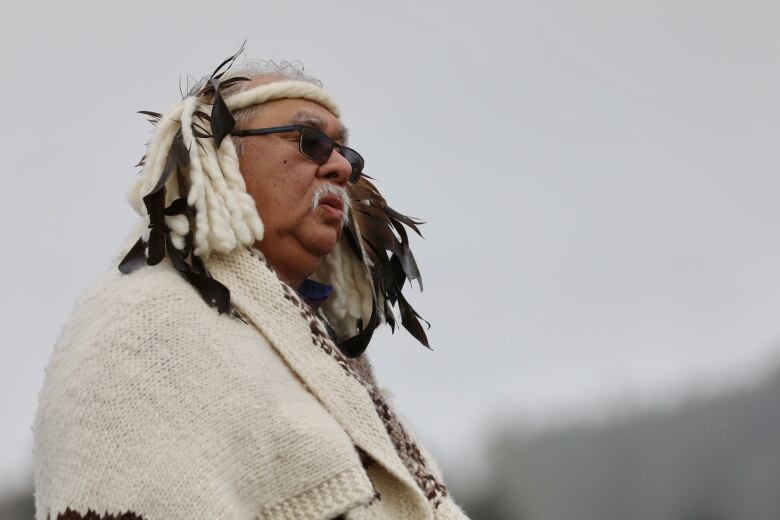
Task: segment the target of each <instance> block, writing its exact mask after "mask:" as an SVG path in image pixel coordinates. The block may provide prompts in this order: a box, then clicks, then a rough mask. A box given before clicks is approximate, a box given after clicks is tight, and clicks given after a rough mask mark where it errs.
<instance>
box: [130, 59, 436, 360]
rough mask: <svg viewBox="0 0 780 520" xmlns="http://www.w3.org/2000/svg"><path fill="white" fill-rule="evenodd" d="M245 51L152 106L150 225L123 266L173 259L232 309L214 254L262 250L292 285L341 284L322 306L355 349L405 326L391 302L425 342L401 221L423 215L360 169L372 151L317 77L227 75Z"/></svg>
mask: <svg viewBox="0 0 780 520" xmlns="http://www.w3.org/2000/svg"><path fill="white" fill-rule="evenodd" d="M236 56H237V55H235V56H233V57H231V58H229V59H228V60H226V61H225V62H223V63H222V64H221V65H220V66H219V67H218V68H217V70H215V71H214V73H212V75H211V76H209V77H208V78H206V79H205V80H203V81H201V82H199V83H198V84H196V85H195V87H193V90H192V91H191V92H190V93H189V95H188V96H186V97H185V98H184V99H183V100H181V101H180V102H178V103H176V104H175V105H173V106H172V107H171V108H170V109H169V110H168V111H167V112H165V113H164V114H157V113H153V112H144V113H146V114H147V115H149V116H150V117H151V118H152V121H153V122H154V123H155V130H154V132H153V134H152V137H151V139H150V141H149V144H148V147H147V153H146V156H145V158H144V160H142V162H141V164H142V165H143V172H142V175H141V177H140V178H139V180H138V182H137V183H136V185H135V187H134V189H133V190H132V192H131V193H130V201H131V203H132V204H133V205H134V207H135V208H136V210H137V211H138V212H139V213H140V214H141V215H142V216H144V217H145V218H147V219H148V222H149V226H148V230H147V231H146V232H145V233H144V234H142V236H141V239H140V240H139V241H138V242H136V245H135V246H134V247H133V248H132V249H131V250H130V252H129V253H128V254H127V255H126V256H125V258H124V259H123V260H122V261H121V262H120V264H119V269H120V270H121V271H122V272H124V273H130V272H132V271H133V270H135V269H137V268H139V267H140V266H142V265H144V264H150V265H153V264H156V263H158V262H160V261H161V260H162V259H163V258H164V257H166V256H167V257H169V258H170V260H171V262H172V264H173V267H174V268H176V269H177V270H178V271H180V272H181V273H182V274H183V275H184V276H185V278H187V279H188V280H189V281H190V283H192V284H193V286H195V288H196V289H197V290H198V291H199V292H200V293H201V295H202V296H203V297H204V299H205V300H206V301H207V302H208V303H209V304H210V305H212V306H215V307H217V308H218V309H219V311H220V312H225V311H226V310H228V309H229V308H230V296H229V292H228V291H227V290H226V288H225V287H224V286H222V285H221V284H220V283H219V281H215V280H213V278H211V277H210V275H209V273H208V270H207V269H206V265H207V264H208V261H209V256H210V255H211V254H213V253H219V254H223V255H230V254H233V253H234V252H235V251H238V250H241V249H244V248H247V247H255V248H257V249H259V250H260V251H261V252H262V253H263V255H264V257H265V258H266V260H267V262H268V264H269V265H270V266H271V267H273V268H274V269H275V270H276V272H277V273H278V274H279V276H280V278H282V280H284V281H285V282H287V283H288V284H290V285H291V286H293V287H296V288H297V286H298V285H300V283H301V282H303V280H304V279H305V278H306V277H308V276H310V275H311V276H312V278H314V279H315V280H318V281H320V282H323V283H326V284H329V285H331V286H333V287H334V291H333V296H332V297H331V298H329V299H328V300H327V301H326V302H325V303H324V304H323V306H322V310H323V312H324V313H325V315H326V316H327V317H328V320H329V322H330V323H331V325H333V327H334V329H335V331H336V333H337V335H338V337H339V338H341V339H343V341H341V342H340V346H341V347H342V349H343V350H344V351H345V352H347V353H348V354H349V355H359V354H360V352H362V351H363V350H364V349H365V347H366V345H367V344H368V341H369V340H370V338H371V334H372V332H373V330H374V329H375V328H376V327H377V326H378V325H379V324H380V323H381V322H382V321H384V320H386V321H387V322H388V323H389V324H390V325H391V326H394V325H395V318H394V317H393V314H392V310H391V308H390V307H391V305H393V304H396V305H398V307H399V309H400V312H401V318H402V320H401V324H402V325H403V326H404V327H405V328H407V329H408V330H409V331H410V332H411V333H412V334H413V335H414V336H415V337H416V338H417V339H418V340H420V342H422V343H423V344H425V345H427V339H426V336H425V333H424V331H423V329H422V327H421V326H420V323H419V321H418V319H417V318H418V315H417V314H416V313H415V312H414V310H413V309H412V308H411V306H410V305H409V303H408V302H407V301H406V299H405V298H404V296H403V294H402V292H401V291H402V289H403V287H404V283H405V282H406V281H407V280H408V281H412V280H414V279H417V280H418V281H419V278H420V274H419V271H418V270H417V265H416V262H415V260H414V256H413V255H412V253H411V250H410V249H409V241H408V236H407V232H406V230H405V229H404V226H407V227H409V228H411V229H413V230H414V231H416V232H418V233H419V231H418V229H417V225H418V224H420V222H419V221H417V220H415V219H412V218H409V217H407V216H405V215H402V214H401V213H398V212H397V211H394V210H393V209H392V208H390V207H389V206H388V205H387V203H386V202H385V200H384V198H383V197H382V195H381V194H380V193H379V191H378V190H377V189H376V187H375V186H374V185H373V184H372V183H371V182H369V181H368V180H366V178H365V177H362V178H361V177H360V174H361V172H362V167H363V160H362V158H361V157H360V155H359V154H357V152H355V151H354V150H351V149H350V148H348V147H346V146H345V145H346V140H347V131H346V128H345V127H344V126H343V124H342V123H341V121H340V111H339V108H338V106H337V105H336V104H335V102H334V101H333V100H332V99H331V98H330V96H328V94H327V93H326V92H325V91H324V90H323V89H322V88H321V84H320V83H319V81H317V80H315V79H313V78H309V77H306V76H304V75H303V74H302V73H301V72H300V70H299V69H298V68H296V67H292V66H290V65H289V64H286V63H283V64H282V66H281V67H280V66H277V65H276V64H274V63H273V62H263V63H262V64H261V66H260V67H255V66H252V67H249V68H248V69H247V68H240V69H237V70H232V71H230V72H229V73H228V70H229V69H230V66H231V65H232V62H233V61H234V60H235V58H236ZM268 64H271V65H272V67H270V68H269V67H268ZM353 181H354V184H353V183H352V182H353ZM350 206H351V207H350ZM347 224H348V225H347ZM345 226H346V227H345ZM388 253H389V254H388ZM204 261H206V262H205V263H204ZM420 287H421V288H422V284H421V285H420Z"/></svg>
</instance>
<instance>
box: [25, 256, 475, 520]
mask: <svg viewBox="0 0 780 520" xmlns="http://www.w3.org/2000/svg"><path fill="white" fill-rule="evenodd" d="M208 268H209V271H210V273H211V274H212V276H214V278H216V279H217V280H219V281H220V282H222V283H223V284H225V285H226V286H227V287H228V288H229V289H230V295H231V304H232V306H233V312H229V313H224V314H222V315H220V314H218V313H217V312H216V310H215V309H214V308H213V307H210V306H209V305H207V304H206V303H205V302H204V301H203V300H202V298H201V296H200V295H199V294H198V293H197V292H196V290H195V289H193V287H192V286H191V285H190V284H189V283H188V282H187V281H186V280H185V279H184V278H182V277H181V276H180V275H179V274H178V273H177V272H176V271H175V270H174V269H173V267H172V266H171V265H170V264H168V263H166V262H163V263H162V264H159V265H157V266H154V267H148V266H147V267H144V268H141V269H139V270H138V271H136V272H133V273H132V274H129V275H124V274H121V273H119V272H118V271H116V270H114V271H113V272H110V273H109V274H107V275H106V276H105V277H104V278H103V279H102V280H101V281H100V282H99V283H98V284H97V285H96V286H95V287H93V288H92V289H91V290H90V291H89V292H88V293H87V294H86V295H85V296H84V297H83V298H82V299H81V300H80V302H79V303H78V304H77V305H76V307H75V309H74V311H73V314H72V316H71V317H70V319H69V320H68V322H67V324H66V325H65V327H64V330H63V332H62V334H61V336H60V338H59V340H58V342H57V345H56V347H55V349H54V352H53V354H52V358H51V361H50V363H49V366H48V368H47V370H46V379H45V383H44V386H43V389H42V391H41V394H40V402H39V407H38V413H37V416H36V421H35V426H34V472H35V486H36V491H35V504H36V518H37V519H38V520H44V519H51V520H56V519H60V518H62V519H68V520H76V519H81V518H90V519H95V520H97V519H102V520H108V519H126V520H137V519H143V520H176V519H186V520H192V519H208V520H217V519H225V520H228V519H229V520H242V519H247V520H248V519H258V520H259V519H277V518H278V519H289V520H309V519H311V520H330V519H333V518H338V517H341V516H343V517H344V518H346V519H348V520H362V519H394V520H399V519H432V520H445V519H465V518H466V517H465V516H464V515H463V513H462V512H461V510H460V509H459V508H458V507H457V506H456V505H455V503H454V502H453V501H452V499H451V497H450V496H449V494H448V493H447V489H446V487H445V486H444V484H443V483H442V478H441V475H440V474H439V472H438V470H437V469H435V467H434V466H433V465H432V461H431V459H430V457H429V456H428V455H427V454H425V453H424V452H423V451H421V448H420V447H419V445H418V443H417V442H416V441H415V440H413V439H412V438H411V436H410V434H409V433H408V430H407V428H406V427H404V426H403V423H402V422H401V421H400V420H399V418H398V417H397V416H396V414H395V413H394V412H393V410H392V408H391V407H390V406H389V405H388V403H387V402H386V400H385V398H384V397H383V395H382V394H381V393H380V392H379V391H378V390H377V388H376V386H375V385H374V384H373V381H372V380H370V377H367V375H366V373H365V371H362V370H358V369H356V365H355V364H354V363H352V362H351V360H348V359H346V358H345V357H344V356H343V355H342V354H341V352H340V351H339V350H338V347H337V346H335V345H334V344H333V342H332V341H331V339H330V337H329V336H328V334H327V333H326V332H325V330H326V328H325V325H324V323H323V322H322V321H321V320H320V318H319V317H318V316H316V315H315V314H314V313H313V312H312V311H311V310H310V309H309V308H308V306H307V305H306V304H305V303H303V302H302V301H301V299H300V298H299V296H298V295H297V294H296V292H295V291H294V290H292V289H291V288H290V287H289V286H288V285H286V284H284V283H283V282H282V281H281V280H280V279H279V278H278V277H277V275H276V274H275V273H274V271H273V270H271V269H270V268H269V267H268V265H267V264H266V263H265V261H264V260H263V259H262V258H261V257H259V256H257V255H256V254H254V253H253V252H250V251H249V250H241V251H237V252H234V253H232V254H230V255H227V256H222V255H216V256H213V257H212V258H211V259H210V261H209V262H208Z"/></svg>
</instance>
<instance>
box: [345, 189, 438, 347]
mask: <svg viewBox="0 0 780 520" xmlns="http://www.w3.org/2000/svg"><path fill="white" fill-rule="evenodd" d="M347 189H348V190H349V192H350V198H351V199H352V207H351V216H352V218H351V219H350V220H349V222H348V223H347V226H346V227H345V228H344V236H345V239H346V241H347V243H348V244H349V246H350V249H351V250H352V252H353V253H354V254H355V255H356V256H357V257H358V258H360V259H362V261H363V263H364V264H366V265H367V266H369V273H370V279H371V280H370V282H371V288H372V291H373V296H374V302H373V307H372V319H370V320H368V323H366V324H365V326H364V327H362V328H361V329H360V331H359V332H358V334H357V335H355V336H353V337H352V338H349V339H347V340H344V341H342V342H341V343H340V346H341V348H342V350H344V351H345V352H346V353H347V355H351V354H350V352H357V351H360V352H362V350H361V348H362V349H365V346H366V345H367V344H368V341H369V340H370V339H371V334H372V333H373V329H374V328H376V327H377V326H378V325H379V313H378V311H377V309H383V310H384V312H383V314H384V317H385V321H386V322H387V324H388V325H390V327H391V329H392V330H393V331H395V327H396V325H397V324H398V322H397V321H396V317H395V315H394V314H393V311H392V306H393V305H398V309H399V311H400V325H402V326H403V327H404V328H405V329H406V330H407V331H409V333H410V334H411V335H412V336H413V337H414V338H415V339H417V340H418V341H419V342H420V343H422V344H423V345H425V346H426V347H428V348H430V346H429V344H428V337H427V335H426V334H425V330H424V328H423V326H422V324H421V323H420V320H421V319H422V317H421V316H420V315H419V314H418V313H417V312H416V311H415V310H414V308H412V306H411V304H409V302H408V301H407V299H406V298H405V297H404V295H403V293H402V290H403V287H404V285H405V283H406V281H407V280H409V281H410V282H411V281H413V280H417V282H418V284H419V287H420V290H422V288H423V285H422V276H421V274H420V270H419V268H418V267H417V261H416V260H415V258H414V255H413V254H412V251H411V248H410V245H409V234H408V233H407V231H406V228H405V227H404V226H406V227H408V228H411V229H412V230H413V231H414V232H415V233H417V234H418V235H420V236H422V234H421V233H420V230H419V228H418V226H420V225H422V224H423V222H422V221H421V220H418V219H415V218H413V217H409V216H406V215H403V214H402V213H399V212H398V211H396V210H394V209H392V208H390V207H389V206H388V205H387V201H386V200H385V199H384V197H382V195H381V194H380V193H379V190H378V189H377V188H376V186H374V184H373V183H371V182H370V181H369V180H368V178H367V176H366V175H363V176H362V177H361V178H360V180H358V182H356V183H354V184H350V185H348V188H347ZM388 253H389V255H388ZM423 321H425V320H423ZM425 323H428V322H425ZM428 326H429V327H430V324H428Z"/></svg>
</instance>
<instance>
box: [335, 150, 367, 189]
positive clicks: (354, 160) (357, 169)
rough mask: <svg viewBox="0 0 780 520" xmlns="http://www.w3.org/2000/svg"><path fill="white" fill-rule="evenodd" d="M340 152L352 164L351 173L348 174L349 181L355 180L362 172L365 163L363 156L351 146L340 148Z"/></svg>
mask: <svg viewBox="0 0 780 520" xmlns="http://www.w3.org/2000/svg"><path fill="white" fill-rule="evenodd" d="M341 153H342V155H344V158H345V159H346V160H347V161H349V164H351V165H352V174H351V175H350V176H349V182H357V181H358V179H360V176H361V175H362V174H363V166H364V165H365V162H364V161H363V157H361V156H360V154H359V153H357V152H356V151H355V150H353V149H352V148H347V147H346V146H344V147H342V148H341Z"/></svg>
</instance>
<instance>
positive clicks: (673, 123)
mask: <svg viewBox="0 0 780 520" xmlns="http://www.w3.org/2000/svg"><path fill="white" fill-rule="evenodd" d="M778 26H780V3H777V2H774V1H765V2H761V1H755V0H747V1H741V2H724V1H712V0H709V1H691V0H676V1H650V0H642V1H626V0H620V1H617V0H615V1H607V0H594V1H589V2H563V1H560V0H544V1H535V2H527V1H516V2H496V1H492V0H486V1H481V2H474V3H466V2H453V1H446V2H445V1H440V2H427V3H424V4H422V3H420V4H418V3H415V2H409V1H395V2H382V3H369V2H357V1H355V2H281V1H279V2H265V1H254V2H246V3H230V2H208V3H206V2H188V3H179V4H175V5H168V4H167V3H163V2H132V3H130V2H126V3H122V4H114V3H113V2H94V3H91V4H85V3H79V2H75V3H66V2H59V3H54V2H52V3H51V4H49V5H43V4H39V3H35V2H27V3H24V4H23V3H21V2H15V3H14V4H13V5H12V6H6V8H4V13H3V17H2V20H1V21H0V59H2V82H0V95H1V96H2V100H3V102H2V113H3V123H4V124H2V125H0V136H1V138H0V147H2V149H1V151H2V158H3V170H2V180H3V189H2V190H0V211H2V222H3V223H4V226H3V233H2V237H3V254H2V260H1V261H2V264H1V265H0V267H2V273H3V281H2V287H3V290H4V295H3V298H2V304H0V305H1V307H0V320H2V321H0V331H2V349H3V351H2V352H3V355H2V361H1V362H0V385H1V386H0V417H2V426H0V486H11V485H16V484H17V483H20V482H24V481H25V480H26V479H27V478H28V472H29V465H30V461H31V456H30V449H31V445H32V442H31V432H30V425H31V423H32V421H33V416H34V412H35V407H36V401H37V393H38V390H39V388H40V386H41V384H42V381H43V369H44V367H45V365H46V362H47V360H48V357H49V355H50V353H51V349H52V346H53V343H54V341H55V339H56V336H57V334H58V331H59V328H60V327H61V324H62V323H63V321H64V320H65V319H66V317H67V315H68V313H69V311H70V309H71V307H72V305H73V303H74V301H75V299H76V298H77V296H78V295H79V294H80V293H81V292H82V291H83V290H84V289H85V288H86V287H87V286H88V285H89V284H90V283H91V281H93V280H94V279H96V278H97V277H98V276H99V274H100V273H102V272H103V271H105V270H106V269H111V268H113V264H112V263H111V259H112V257H114V256H115V255H116V254H117V252H118V247H119V245H120V243H121V242H122V241H123V239H124V237H125V235H126V231H127V230H128V228H129V226H130V223H131V222H132V220H133V218H134V216H133V213H132V211H131V210H130V208H129V206H128V205H127V204H126V202H125V199H124V193H125V190H126V188H127V187H128V186H129V185H130V183H131V181H132V179H133V177H134V175H135V173H136V169H135V168H133V165H134V164H135V163H136V162H137V161H138V159H139V158H140V156H141V155H142V154H143V145H144V143H145V142H146V139H147V137H148V135H149V131H150V127H149V125H148V123H146V121H145V120H144V119H143V118H142V117H141V116H139V115H136V114H134V112H135V111H137V110H141V109H147V110H157V111H161V110H164V109H166V108H167V107H168V106H170V105H171V104H172V103H173V102H175V101H176V100H177V99H178V98H179V81H180V78H182V81H183V82H186V78H187V75H188V74H192V75H194V76H195V77H200V76H202V75H204V74H208V73H210V72H211V70H212V69H213V68H214V67H215V66H216V64H217V63H219V62H220V61H221V60H222V59H223V58H224V57H226V56H229V55H230V54H231V53H233V52H234V51H235V50H236V49H237V48H238V47H239V46H240V44H241V42H242V41H243V40H244V39H245V38H246V39H247V56H250V57H269V58H274V59H288V60H301V61H302V62H303V63H304V64H305V67H306V71H307V72H308V73H310V74H313V75H315V76H317V77H319V78H320V79H321V80H322V81H323V82H324V84H325V86H326V88H327V89H328V90H329V91H330V92H331V93H332V94H333V96H334V97H335V98H336V99H337V100H338V101H339V103H340V104H341V106H342V110H343V114H344V117H343V119H344V121H345V122H346V124H347V125H348V126H349V127H350V129H351V133H352V145H353V146H354V147H355V148H356V149H358V150H359V151H360V152H361V153H362V154H363V155H364V156H365V157H366V159H367V168H366V169H367V172H368V173H369V174H370V175H372V176H374V177H376V178H378V179H379V180H380V181H381V184H380V187H381V189H382V190H383V192H384V194H385V195H386V197H387V198H388V200H389V201H390V203H391V204H392V205H393V206H394V207H395V208H396V209H398V210H400V211H402V212H405V213H408V214H411V215H414V216H418V217H421V218H423V219H424V220H426V221H427V222H428V224H426V225H425V226H424V228H423V231H424V234H425V236H426V239H425V240H424V241H423V240H417V241H416V242H415V243H414V244H413V248H414V250H415V252H416V254H417V257H418V261H419V264H420V266H421V269H422V272H423V277H424V282H425V291H424V292H423V293H422V295H418V297H415V298H414V301H415V303H416V306H417V307H418V310H419V311H420V312H421V314H422V315H423V316H424V317H425V318H427V319H428V320H429V321H430V322H431V323H432V328H431V330H430V338H431V342H432V345H433V347H434V348H435V351H434V352H429V351H426V350H425V349H423V348H421V347H420V346H419V345H417V344H416V343H415V341H414V340H413V339H412V338H411V337H410V336H409V335H408V334H406V333H405V332H401V333H396V334H395V335H394V336H391V335H390V334H389V333H388V334H381V335H380V336H379V338H378V339H377V340H376V341H375V342H374V343H373V344H372V346H371V348H370V350H369V353H370V354H371V355H372V358H373V362H374V365H375V366H376V369H377V371H378V374H379V377H380V378H381V381H382V383H384V384H385V385H386V386H388V387H389V388H390V389H391V390H392V391H393V392H394V394H395V398H396V402H397V405H398V407H399V409H400V410H401V411H402V412H403V413H404V414H405V415H406V416H407V417H408V418H409V419H410V421H411V423H412V424H413V425H414V426H415V428H416V429H417V430H418V432H419V434H420V435H421V436H422V437H423V438H424V439H425V441H426V443H427V444H428V445H430V446H431V448H432V449H433V451H434V452H435V453H437V454H438V455H439V457H440V458H441V459H442V462H443V463H444V465H445V466H446V467H447V468H449V473H450V479H455V480H457V479H461V480H463V479H468V478H470V477H473V476H474V475H478V474H479V468H480V464H481V463H482V451H481V450H482V448H481V446H482V445H483V443H484V442H485V439H487V438H489V437H490V435H491V432H492V431H494V430H495V429H496V428H499V427H500V426H501V425H505V424H515V423H522V424H524V425H527V426H529V427H546V426H549V425H552V424H559V423H565V422H567V421H571V420H575V419H580V418H583V417H585V418H594V417H596V418H597V417H602V416H604V415H605V414H609V413H612V411H614V410H616V409H625V408H637V407H639V408H641V407H648V406H657V405H659V404H660V405H665V404H668V403H673V402H675V401H676V400H678V399H680V398H681V397H685V396H688V395H690V394H691V393H697V392H698V393H701V392H704V393H717V392H719V391H723V390H725V389H728V388H731V387H739V386H740V385H746V384H749V383H750V382H751V381H752V380H754V379H756V378H759V377H760V376H761V375H762V374H764V373H765V372H766V371H768V370H769V369H770V368H772V367H774V366H775V364H776V362H777V361H778V359H779V358H780V319H779V318H780V316H779V314H780V276H779V275H778V273H780V240H779V237H780V234H779V231H780V204H778V200H780V177H779V176H778V165H779V164H780V157H779V154H780V147H778V135H780V101H778V99H779V97H778V93H780V72H778V71H779V69H778V66H780V32H778V30H777V28H778Z"/></svg>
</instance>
